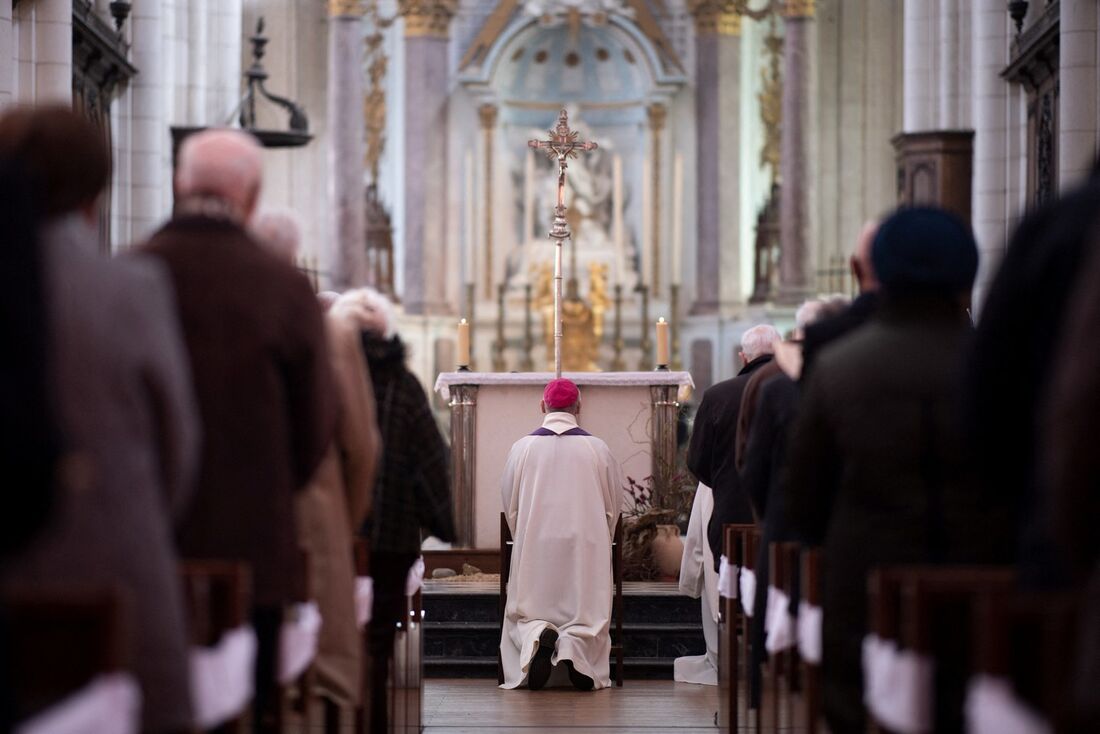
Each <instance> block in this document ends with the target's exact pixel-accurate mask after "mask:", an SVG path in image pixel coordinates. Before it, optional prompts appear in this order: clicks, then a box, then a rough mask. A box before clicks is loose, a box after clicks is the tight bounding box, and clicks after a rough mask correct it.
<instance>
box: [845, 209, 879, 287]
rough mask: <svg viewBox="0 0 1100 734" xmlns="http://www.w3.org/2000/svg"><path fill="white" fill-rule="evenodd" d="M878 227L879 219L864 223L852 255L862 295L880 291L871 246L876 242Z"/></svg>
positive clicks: (852, 263) (855, 275) (853, 271)
mask: <svg viewBox="0 0 1100 734" xmlns="http://www.w3.org/2000/svg"><path fill="white" fill-rule="evenodd" d="M878 225H879V222H878V220H877V219H872V220H871V221H869V222H866V223H864V225H863V229H861V230H860V232H859V239H858V240H856V249H855V252H853V253H852V260H851V266H852V276H853V277H854V278H855V279H856V283H858V284H859V290H860V293H868V292H870V291H876V290H878V278H877V277H875V268H874V266H873V265H871V245H873V244H874V242H875V235H876V234H877V233H878Z"/></svg>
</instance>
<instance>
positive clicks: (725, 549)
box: [717, 524, 753, 732]
mask: <svg viewBox="0 0 1100 734" xmlns="http://www.w3.org/2000/svg"><path fill="white" fill-rule="evenodd" d="M752 529H753V526H752V525H751V524H727V525H723V526H722V551H721V553H720V555H724V556H726V559H727V560H728V562H729V563H731V564H733V565H735V566H738V567H740V565H741V562H742V561H743V560H744V559H743V553H744V543H743V541H742V538H743V536H744V535H745V534H746V533H751V532H752ZM733 583H734V585H735V588H737V583H738V579H737V578H736V577H735V578H734V579H733ZM737 593H738V597H737V598H732V599H731V598H727V597H725V596H720V597H719V599H718V722H717V723H718V727H719V729H720V730H722V731H729V732H736V731H737V730H738V727H739V726H740V725H741V707H740V706H739V703H738V702H739V696H740V694H741V680H742V675H741V667H742V659H741V656H740V654H739V649H740V647H739V643H738V631H739V630H740V629H741V627H742V621H743V617H744V614H743V613H742V611H741V600H740V588H737Z"/></svg>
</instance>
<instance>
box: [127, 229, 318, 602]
mask: <svg viewBox="0 0 1100 734" xmlns="http://www.w3.org/2000/svg"><path fill="white" fill-rule="evenodd" d="M144 251H145V252H146V253H148V254H150V255H154V256H156V257H158V258H160V259H161V260H163V261H164V262H165V263H166V264H167V265H168V270H169V272H170V274H171V277H172V281H173V284H174V285H175V289H176V296H177V300H178V303H179V313H180V321H181V323H182V325H183V332H184V339H185V341H186V343H187V349H188V352H189V354H190V362H191V373H192V376H193V378H194V383H195V391H196V394H197V396H198V401H199V408H200V413H201V416H202V428H203V446H202V464H201V469H200V474H199V482H198V487H197V490H196V494H195V498H194V502H193V503H192V506H191V508H190V512H189V514H188V515H187V517H186V519H185V521H184V523H183V525H182V528H181V530H180V545H181V550H182V553H183V555H184V556H185V557H188V558H230V559H236V560H242V561H247V562H249V563H250V564H251V566H252V573H253V595H254V602H255V603H256V604H257V605H259V606H274V605H279V604H284V603H286V602H289V601H292V600H293V599H294V598H295V597H296V596H297V595H298V594H300V593H301V591H302V588H301V574H300V571H299V569H300V568H301V565H302V564H301V563H300V562H299V556H298V544H297V541H296V537H297V536H296V532H295V530H296V529H295V523H294V514H293V502H292V500H293V494H294V493H295V492H297V491H299V490H302V489H304V488H305V486H306V483H307V482H308V481H309V479H310V478H311V477H312V475H313V472H314V470H315V469H316V468H317V465H318V464H319V463H320V461H321V458H322V457H323V456H324V453H325V450H326V449H327V448H328V445H329V442H330V441H331V439H332V436H333V433H334V429H335V425H336V417H337V405H336V397H335V387H334V381H333V376H332V373H331V369H330V367H329V363H328V356H327V346H326V343H325V331H324V325H323V323H322V319H321V309H320V307H319V306H318V305H317V299H316V298H315V297H314V295H313V292H312V290H311V289H310V286H309V282H308V281H307V280H306V279H305V277H303V276H302V275H301V274H300V273H299V272H297V271H296V270H295V269H294V268H293V267H291V266H290V265H287V264H286V263H284V262H282V261H280V260H278V259H276V258H275V257H273V256H272V255H270V254H268V253H267V252H266V251H265V250H263V249H261V247H260V246H259V245H258V244H256V243H255V242H254V241H253V240H252V239H251V238H250V237H249V236H248V235H247V234H246V233H245V231H244V230H243V229H242V228H241V227H239V226H237V225H236V224H233V223H231V222H229V221H227V220H221V219H213V218H209V217H185V218H180V219H175V220H173V221H171V222H169V223H168V224H167V225H166V226H165V227H164V228H163V229H161V230H160V231H159V232H157V233H156V234H155V235H153V238H152V239H151V240H150V242H149V244H148V245H147V246H146V247H145V248H144Z"/></svg>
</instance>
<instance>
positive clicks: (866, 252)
mask: <svg viewBox="0 0 1100 734" xmlns="http://www.w3.org/2000/svg"><path fill="white" fill-rule="evenodd" d="M878 226H879V224H878V222H877V221H871V222H867V223H866V224H865V225H863V230H862V231H861V232H860V233H859V240H858V241H857V242H856V250H855V252H854V253H852V258H851V260H850V261H849V267H850V268H851V271H852V278H854V279H855V281H856V284H857V285H858V286H859V295H858V296H856V297H855V299H854V300H853V301H852V303H851V305H850V306H848V308H846V309H845V310H843V311H841V312H840V313H838V314H834V315H832V316H830V317H829V318H825V319H821V320H820V321H818V322H816V323H814V324H812V325H810V326H808V327H807V328H806V333H805V335H804V336H803V338H802V370H801V373H800V377H799V379H800V380H801V381H805V380H806V379H807V378H808V377H809V374H810V372H811V371H812V370H813V366H814V364H815V363H816V362H817V355H818V354H820V353H821V350H822V349H824V348H825V347H826V345H828V344H829V343H830V342H834V341H836V340H837V339H839V338H841V337H842V336H844V335H845V334H848V333H851V332H852V331H855V330H856V329H858V328H859V327H861V326H863V325H864V324H866V323H867V321H868V320H869V319H870V318H871V316H872V315H873V314H874V313H875V307H876V305H877V304H878V287H879V283H878V278H877V277H875V266H874V263H872V262H871V245H872V243H873V242H874V241H875V233H876V232H877V231H878Z"/></svg>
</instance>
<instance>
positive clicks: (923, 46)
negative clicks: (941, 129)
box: [902, 0, 937, 133]
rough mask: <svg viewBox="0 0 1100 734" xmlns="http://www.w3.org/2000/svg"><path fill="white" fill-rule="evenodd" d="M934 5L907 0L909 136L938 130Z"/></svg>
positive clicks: (905, 88)
mask: <svg viewBox="0 0 1100 734" xmlns="http://www.w3.org/2000/svg"><path fill="white" fill-rule="evenodd" d="M933 5H934V4H933V3H930V2H928V0H905V11H904V13H905V25H904V39H903V42H902V56H903V62H902V64H903V67H904V69H905V72H904V75H903V76H902V93H903V96H904V104H903V106H902V113H903V121H902V130H903V131H904V132H907V133H912V132H921V131H924V130H932V129H934V128H935V127H936V124H935V121H936V117H937V115H936V101H937V96H936V95H935V94H933V93H932V84H933V77H934V73H933V69H932V58H933V56H932V51H933V49H932V46H931V44H930V43H929V36H930V35H931V32H932V28H931V26H932V23H933V17H932V15H933V12H934V10H935V8H934V7H933Z"/></svg>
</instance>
